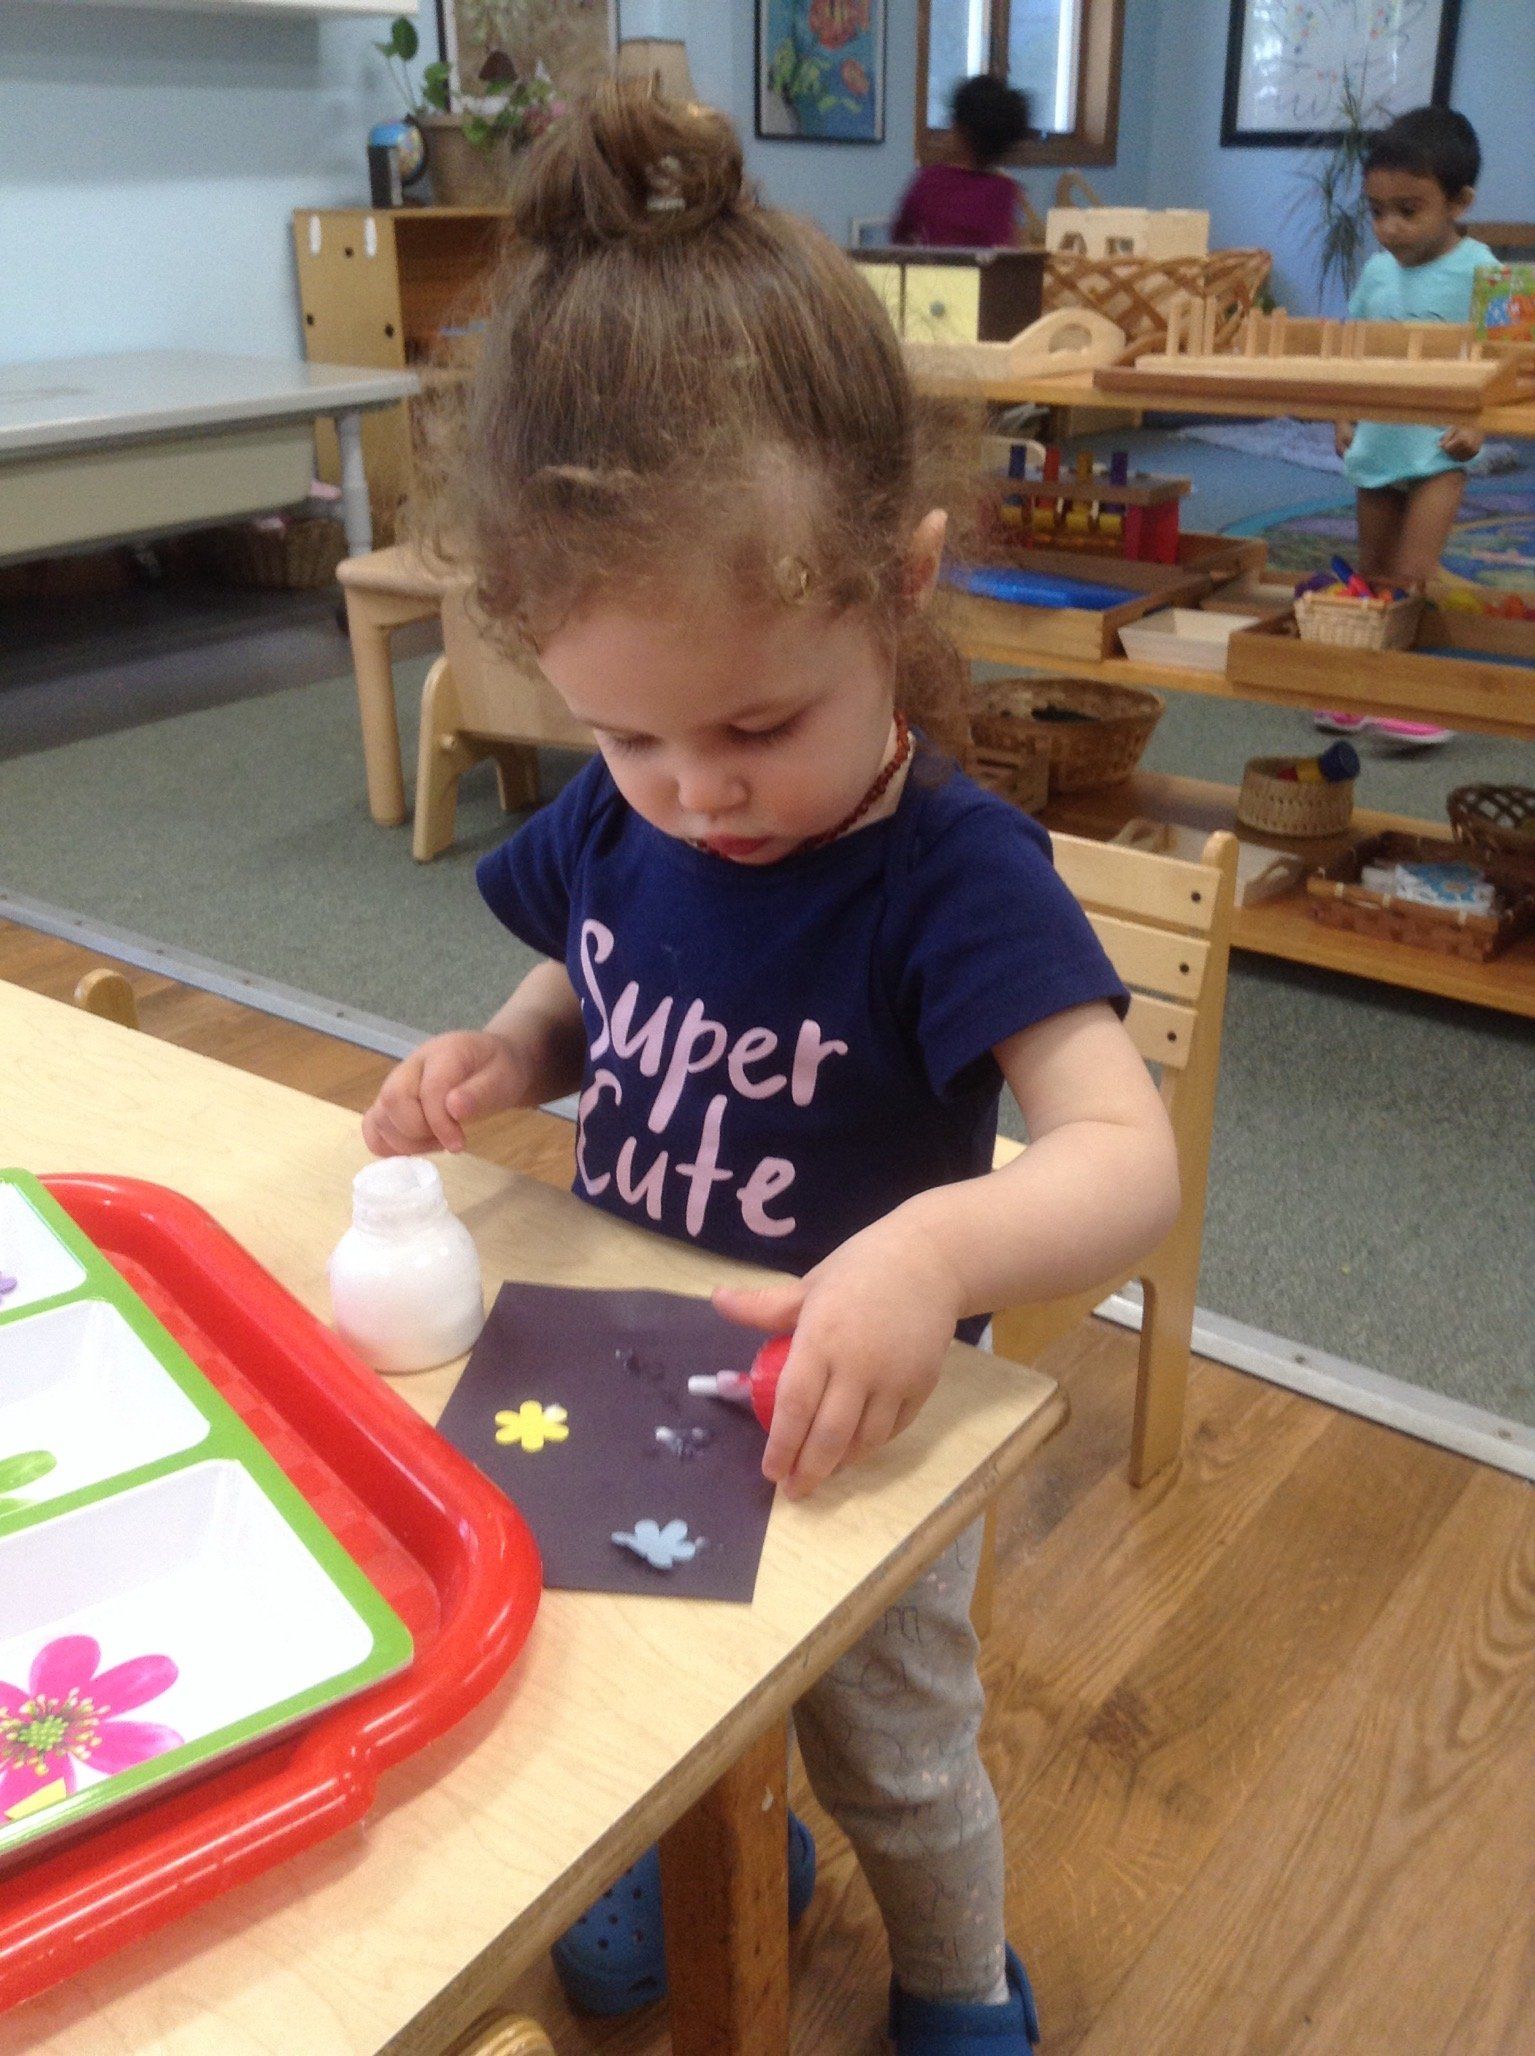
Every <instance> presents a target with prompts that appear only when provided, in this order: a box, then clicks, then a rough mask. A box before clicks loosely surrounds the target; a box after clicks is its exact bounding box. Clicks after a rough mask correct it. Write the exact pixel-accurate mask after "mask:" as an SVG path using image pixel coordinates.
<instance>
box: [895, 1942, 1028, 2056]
mask: <svg viewBox="0 0 1535 2056" xmlns="http://www.w3.org/2000/svg"><path fill="white" fill-rule="evenodd" d="M890 2039H891V2041H893V2042H894V2043H895V2047H896V2056H1029V2050H1030V2049H1031V2048H1032V2047H1033V2046H1034V2044H1035V2043H1036V2042H1037V2041H1038V2040H1039V2014H1038V2012H1037V2011H1036V2010H1035V2006H1034V1994H1033V1993H1032V1992H1031V1991H1030V1990H1029V1980H1028V1976H1027V1974H1026V1973H1025V1971H1024V1968H1023V1965H1022V1964H1021V1963H1020V1962H1019V1961H1018V1957H1017V1953H1016V1951H1014V1950H1012V1949H1009V1950H1008V1952H1007V1998H1006V1999H1005V2000H1004V2001H1003V2002H1002V2003H1001V2004H1000V2005H997V2006H974V2005H970V2004H968V2003H966V2002H965V2001H963V2000H950V1999H914V1998H912V1996H911V1994H910V1993H909V1992H903V1991H902V1990H901V1988H900V1986H899V1985H898V1984H894V1983H892V1985H891V1987H890Z"/></svg>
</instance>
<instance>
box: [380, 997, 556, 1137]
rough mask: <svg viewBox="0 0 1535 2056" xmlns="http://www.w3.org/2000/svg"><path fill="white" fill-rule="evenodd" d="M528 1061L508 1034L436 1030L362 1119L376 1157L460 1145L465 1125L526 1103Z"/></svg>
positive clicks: (401, 1066) (386, 1082)
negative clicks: (524, 1061)
mask: <svg viewBox="0 0 1535 2056" xmlns="http://www.w3.org/2000/svg"><path fill="white" fill-rule="evenodd" d="M528 1082H529V1081H528V1077H527V1072H526V1068H525V1066H524V1065H523V1064H522V1063H520V1062H519V1061H518V1058H517V1056H516V1053H515V1052H514V1050H513V1049H512V1046H511V1044H510V1043H509V1042H507V1041H506V1039H505V1038H504V1037H503V1036H500V1035H492V1034H491V1033H490V1031H489V1030H488V1029H468V1028H461V1029H455V1030H453V1031H452V1032H451V1033H450V1034H447V1035H434V1036H433V1037H432V1038H431V1040H430V1041H429V1042H423V1043H422V1045H421V1047H420V1048H419V1049H414V1050H412V1051H411V1053H410V1055H409V1056H408V1057H406V1058H405V1059H404V1060H403V1062H401V1063H398V1064H396V1065H395V1067H394V1069H393V1070H392V1071H391V1072H390V1073H389V1076H388V1077H387V1078H386V1079H385V1080H384V1082H383V1084H382V1085H381V1086H380V1088H379V1094H378V1097H377V1099H375V1100H374V1102H373V1104H372V1106H370V1107H369V1109H368V1111H367V1112H366V1113H365V1114H364V1115H363V1117H362V1135H363V1140H364V1142H366V1143H367V1145H368V1147H369V1149H371V1150H372V1152H373V1154H374V1155H375V1156H423V1155H426V1154H428V1153H430V1152H431V1151H432V1150H436V1149H448V1150H460V1149H462V1148H463V1146H464V1124H465V1123H466V1122H468V1121H475V1120H479V1119H480V1118H481V1117H482V1116H484V1115H486V1114H496V1113H500V1112H501V1110H502V1109H503V1108H504V1107H514V1106H520V1105H521V1104H522V1103H523V1096H524V1093H525V1092H526V1090H527V1086H528Z"/></svg>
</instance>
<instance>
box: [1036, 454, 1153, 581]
mask: <svg viewBox="0 0 1535 2056" xmlns="http://www.w3.org/2000/svg"><path fill="white" fill-rule="evenodd" d="M1026 456H1027V446H1026V445H1025V444H1021V443H1020V444H1015V445H1014V448H1013V454H1012V458H1011V460H1010V462H1009V466H1008V477H1007V481H1006V483H1005V484H1004V485H1003V487H1002V490H1001V497H1000V504H999V507H998V514H999V517H1000V519H1001V521H1002V524H1003V526H1004V527H1005V528H1006V529H1007V530H1008V532H1009V534H1010V535H1011V536H1012V537H1013V538H1014V539H1015V540H1021V541H1023V542H1024V543H1027V544H1029V545H1031V546H1033V547H1036V548H1044V549H1065V550H1085V551H1088V552H1095V553H1099V554H1102V555H1104V556H1111V557H1123V558H1126V559H1128V560H1129V561H1130V562H1131V563H1140V564H1176V563H1177V562H1178V523H1179V502H1180V500H1181V499H1182V497H1183V495H1184V494H1185V493H1186V492H1188V491H1189V489H1190V481H1189V480H1188V479H1186V478H1158V477H1152V476H1150V475H1140V476H1137V477H1134V478H1132V477H1131V476H1130V473H1129V469H1128V464H1127V460H1126V457H1125V453H1124V451H1123V450H1116V451H1115V452H1114V455H1113V457H1112V459H1111V460H1110V464H1109V470H1108V473H1107V475H1105V474H1103V473H1101V472H1095V471H1094V469H1093V459H1092V454H1091V452H1090V451H1087V450H1081V451H1079V452H1078V453H1077V463H1076V472H1075V475H1074V476H1071V477H1065V478H1063V477H1062V476H1061V453H1060V449H1059V448H1058V447H1057V446H1055V445H1051V446H1050V447H1049V448H1047V449H1046V451H1045V457H1044V464H1043V467H1042V469H1041V472H1040V475H1039V476H1038V477H1036V478H1030V477H1028V476H1027V473H1026V470H1025V460H1026Z"/></svg>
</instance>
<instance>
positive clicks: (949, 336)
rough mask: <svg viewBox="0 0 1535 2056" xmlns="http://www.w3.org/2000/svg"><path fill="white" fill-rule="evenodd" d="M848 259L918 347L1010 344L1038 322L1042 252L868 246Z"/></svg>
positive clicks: (904, 332)
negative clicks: (866, 279)
mask: <svg viewBox="0 0 1535 2056" xmlns="http://www.w3.org/2000/svg"><path fill="white" fill-rule="evenodd" d="M848 255H849V256H850V257H851V258H852V259H853V260H854V262H855V263H857V264H860V265H862V266H863V267H864V270H865V272H866V273H867V275H868V280H869V284H870V285H871V286H873V288H874V290H875V291H876V292H877V293H878V294H879V296H880V298H881V299H882V300H883V301H884V303H885V305H886V307H887V308H888V309H889V312H890V319H891V320H892V321H893V322H894V324H895V327H896V331H897V333H898V334H900V335H903V336H908V337H910V339H911V340H912V341H913V342H929V343H1005V342H1007V341H1008V340H1009V339H1010V338H1011V337H1013V336H1015V335H1017V333H1018V331H1019V330H1020V329H1023V328H1027V327H1028V325H1029V323H1030V322H1031V321H1037V320H1038V319H1039V315H1040V308H1041V303H1042V301H1043V299H1044V280H1045V252H1044V251H1043V250H926V249H919V248H916V247H911V248H908V247H907V246H906V245H904V244H901V245H888V246H884V247H880V246H874V245H869V246H865V247H863V248H860V249H856V250H850V251H849V252H848Z"/></svg>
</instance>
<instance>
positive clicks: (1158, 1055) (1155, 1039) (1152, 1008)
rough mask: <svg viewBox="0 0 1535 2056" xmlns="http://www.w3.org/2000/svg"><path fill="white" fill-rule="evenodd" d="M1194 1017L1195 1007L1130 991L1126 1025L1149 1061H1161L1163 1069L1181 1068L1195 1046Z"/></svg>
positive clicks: (1138, 1047)
mask: <svg viewBox="0 0 1535 2056" xmlns="http://www.w3.org/2000/svg"><path fill="white" fill-rule="evenodd" d="M1197 1019H1198V1010H1197V1008H1194V1007H1191V1006H1183V1005H1180V1003H1179V1002H1178V1001H1177V1000H1171V999H1153V998H1152V997H1151V995H1150V994H1149V993H1145V992H1132V993H1131V995H1130V1011H1129V1013H1128V1014H1127V1015H1126V1017H1125V1027H1126V1028H1127V1029H1128V1030H1129V1033H1130V1040H1131V1041H1132V1042H1133V1043H1134V1044H1135V1046H1136V1048H1137V1049H1138V1050H1139V1051H1140V1053H1141V1055H1142V1056H1143V1057H1144V1058H1145V1059H1146V1061H1147V1063H1148V1064H1160V1065H1161V1066H1162V1068H1163V1070H1164V1071H1181V1070H1182V1069H1183V1068H1184V1066H1185V1065H1186V1064H1187V1063H1188V1060H1189V1054H1190V1051H1191V1050H1192V1049H1193V1046H1194V1024H1195V1022H1196V1021H1197Z"/></svg>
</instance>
